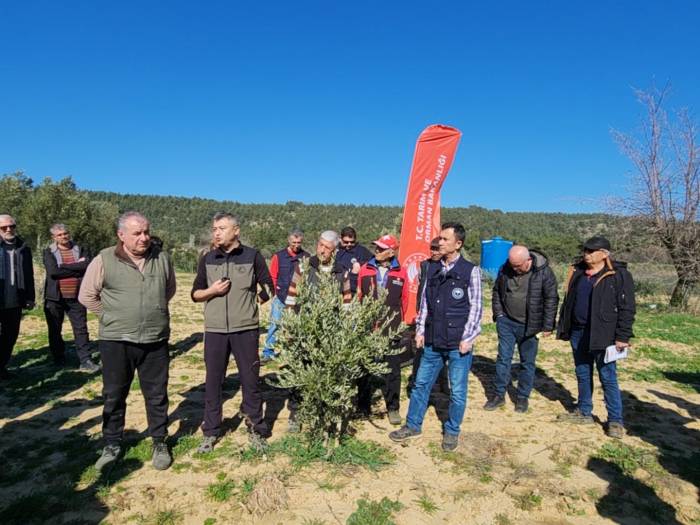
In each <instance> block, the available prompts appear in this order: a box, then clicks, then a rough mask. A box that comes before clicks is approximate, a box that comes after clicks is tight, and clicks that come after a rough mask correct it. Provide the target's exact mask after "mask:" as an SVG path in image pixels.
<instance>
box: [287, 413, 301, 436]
mask: <svg viewBox="0 0 700 525" xmlns="http://www.w3.org/2000/svg"><path fill="white" fill-rule="evenodd" d="M299 432H301V423H299V420H298V419H297V417H296V415H295V414H289V420H288V421H287V434H298V433H299Z"/></svg>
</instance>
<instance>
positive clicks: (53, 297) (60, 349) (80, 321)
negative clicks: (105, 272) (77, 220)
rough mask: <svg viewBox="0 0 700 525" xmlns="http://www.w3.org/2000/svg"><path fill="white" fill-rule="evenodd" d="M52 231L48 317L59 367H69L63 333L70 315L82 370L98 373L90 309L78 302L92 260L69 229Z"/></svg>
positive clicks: (46, 257)
mask: <svg viewBox="0 0 700 525" xmlns="http://www.w3.org/2000/svg"><path fill="white" fill-rule="evenodd" d="M50 232H51V237H52V238H53V243H51V244H50V245H49V247H48V248H46V249H45V250H44V252H43V259H44V267H45V268H46V284H45V287H44V315H45V316H46V324H47V325H48V328H49V348H50V349H51V354H52V355H53V358H54V362H55V363H56V364H57V365H59V366H62V365H64V364H65V362H66V356H65V343H64V342H63V337H62V336H61V330H62V328H63V319H64V317H65V316H66V315H68V319H69V320H70V324H71V326H72V327H73V337H74V338H75V350H76V353H77V354H78V359H79V360H80V370H83V371H85V372H97V371H99V369H100V367H99V366H97V365H96V364H95V363H94V362H93V361H92V359H91V358H90V339H89V336H88V328H87V310H86V309H85V307H84V306H83V305H82V304H80V303H79V302H78V291H79V290H80V282H81V280H82V277H83V275H85V270H86V269H87V266H88V264H89V263H90V258H89V257H88V255H87V254H86V252H85V250H84V249H83V248H82V247H80V246H78V245H77V244H75V243H74V242H73V241H72V239H71V236H70V233H69V232H68V228H67V227H66V226H65V225H64V224H54V225H53V226H51V229H50Z"/></svg>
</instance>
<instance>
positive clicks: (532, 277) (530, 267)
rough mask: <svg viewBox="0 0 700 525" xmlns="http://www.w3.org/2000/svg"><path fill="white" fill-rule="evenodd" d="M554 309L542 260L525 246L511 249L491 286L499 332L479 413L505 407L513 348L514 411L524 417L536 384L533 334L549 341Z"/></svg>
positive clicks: (553, 283) (553, 291)
mask: <svg viewBox="0 0 700 525" xmlns="http://www.w3.org/2000/svg"><path fill="white" fill-rule="evenodd" d="M558 304H559V294H558V293H557V278H556V277H555V276H554V272H553V271H552V269H551V268H550V267H549V262H548V261H547V257H545V255H544V254H543V253H541V252H539V251H537V250H528V249H527V247H525V246H521V245H516V246H513V247H512V248H511V249H510V250H509V252H508V260H507V261H506V263H505V264H504V265H503V266H502V267H501V268H500V270H499V271H498V276H497V277H496V281H495V282H494V285H493V292H492V302H491V305H492V306H491V307H492V311H493V320H494V322H495V323H496V331H497V333H498V357H497V358H496V375H495V377H494V381H493V386H494V391H495V393H494V395H493V396H492V397H491V399H489V400H488V401H487V402H486V404H485V405H484V409H486V410H495V409H497V408H498V407H500V406H503V405H504V404H505V395H506V387H507V386H508V385H509V384H510V368H511V363H512V361H513V351H514V349H515V345H516V344H517V345H518V353H519V354H520V373H519V374H518V390H517V395H516V399H515V411H516V412H520V413H524V412H527V408H528V399H529V397H530V392H531V391H532V386H533V384H534V382H535V358H536V357H537V345H538V340H537V334H538V333H539V332H542V335H543V336H545V337H548V336H549V335H550V334H551V333H552V332H553V331H554V320H555V319H556V317H557V305H558Z"/></svg>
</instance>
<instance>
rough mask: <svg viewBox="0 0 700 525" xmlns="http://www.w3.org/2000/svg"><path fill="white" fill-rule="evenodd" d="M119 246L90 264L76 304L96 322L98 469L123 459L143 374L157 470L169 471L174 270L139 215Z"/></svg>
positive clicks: (129, 216)
mask: <svg viewBox="0 0 700 525" xmlns="http://www.w3.org/2000/svg"><path fill="white" fill-rule="evenodd" d="M117 236H118V237H119V241H118V242H117V245H116V246H112V247H110V248H105V249H104V250H102V251H101V252H100V254H99V255H98V256H97V257H95V258H94V259H93V260H92V262H91V263H90V264H89V265H88V267H87V270H86V271H85V276H84V277H83V282H82V283H81V286H80V292H79V294H78V300H79V301H80V302H81V303H82V304H83V305H84V306H85V307H86V308H87V309H88V310H90V311H91V312H93V313H96V314H98V316H99V320H100V322H99V336H100V343H99V349H100V356H101V357H102V379H103V383H104V386H103V390H102V395H103V397H104V409H103V412H102V435H103V437H104V440H105V442H106V444H105V447H104V449H103V451H102V456H101V457H100V459H98V460H97V463H96V465H95V466H96V467H97V470H100V471H101V470H102V469H104V468H105V467H107V466H108V465H110V464H112V463H114V462H115V461H116V460H117V459H118V457H119V455H120V454H121V441H122V436H123V434H124V420H125V416H126V398H127V396H128V395H129V390H130V388H131V382H132V381H133V379H134V372H135V371H137V370H138V373H139V383H140V385H141V392H142V393H143V397H144V399H145V401H146V419H147V420H148V433H149V435H150V436H151V438H152V439H153V466H154V467H155V468H156V469H158V470H165V469H167V468H168V467H169V466H170V464H171V463H172V457H171V455H170V452H169V450H168V447H167V445H166V443H165V438H166V436H167V431H168V368H169V362H170V357H169V354H168V338H169V337H170V313H169V311H168V302H169V301H170V299H172V297H173V296H174V295H175V271H174V270H173V265H172V262H171V260H170V257H168V254H167V253H165V252H163V251H161V250H160V248H159V247H158V246H157V245H155V244H152V243H151V234H150V223H149V222H148V219H146V217H144V216H143V215H141V214H140V213H137V212H133V211H132V212H126V213H124V214H123V215H122V216H121V217H120V218H119V223H118V229H117Z"/></svg>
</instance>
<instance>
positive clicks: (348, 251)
mask: <svg viewBox="0 0 700 525" xmlns="http://www.w3.org/2000/svg"><path fill="white" fill-rule="evenodd" d="M371 258H372V253H371V252H370V251H369V250H368V249H367V248H365V247H364V246H362V245H361V244H358V243H357V232H356V231H355V228H353V227H352V226H346V227H345V228H343V229H342V230H340V250H338V253H337V254H336V261H338V264H339V265H340V267H341V268H342V269H343V271H344V272H347V274H348V279H349V281H350V293H351V294H352V295H353V296H354V295H355V293H357V275H358V274H359V273H360V267H361V266H362V265H363V264H365V263H366V262H367V261H369V260H370V259H371Z"/></svg>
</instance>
